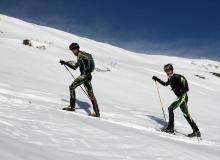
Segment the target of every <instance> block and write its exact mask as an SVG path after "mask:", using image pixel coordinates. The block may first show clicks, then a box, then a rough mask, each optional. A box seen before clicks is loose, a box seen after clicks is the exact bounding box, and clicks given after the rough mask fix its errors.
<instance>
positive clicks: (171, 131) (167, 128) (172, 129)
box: [161, 126, 175, 134]
mask: <svg viewBox="0 0 220 160" xmlns="http://www.w3.org/2000/svg"><path fill="white" fill-rule="evenodd" d="M161 131H162V132H166V133H170V134H175V133H174V128H173V127H169V126H168V127H166V128H163V129H161Z"/></svg>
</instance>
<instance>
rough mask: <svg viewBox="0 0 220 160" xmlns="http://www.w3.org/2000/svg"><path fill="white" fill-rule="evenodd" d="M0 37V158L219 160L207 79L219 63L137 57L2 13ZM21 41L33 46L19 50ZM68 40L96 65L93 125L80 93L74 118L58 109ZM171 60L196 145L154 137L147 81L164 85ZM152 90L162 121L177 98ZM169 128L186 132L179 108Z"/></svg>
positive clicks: (212, 81)
mask: <svg viewBox="0 0 220 160" xmlns="http://www.w3.org/2000/svg"><path fill="white" fill-rule="evenodd" d="M0 31H1V33H0V65H1V67H0V104H1V107H0V127H1V131H0V142H1V143H0V144H1V145H0V153H1V154H0V159H9V160H24V159H27V160H30V159H37V160H48V159H53V160H56V159H57V160H58V159H67V160H68V159H83V160H87V159H89V160H91V159H96V160H99V159H100V160H103V159H105V160H122V159H132V160H139V159H140V160H142V159H143V160H144V159H158V160H159V159H202V160H203V159H204V160H206V159H213V160H215V159H216V160H217V159H219V157H220V152H219V151H220V127H219V121H220V118H219V114H218V113H219V110H220V109H219V102H218V99H219V98H220V94H219V93H220V79H219V78H218V77H216V76H214V75H212V74H210V73H209V72H218V73H219V72H220V70H219V68H220V63H219V62H215V61H210V60H199V59H198V60H196V59H186V58H178V57H169V56H160V55H143V54H137V53H133V52H130V51H126V50H123V49H120V48H117V47H114V46H111V45H108V44H104V43H100V42H95V41H93V40H89V39H86V38H81V37H78V36H75V35H72V34H69V33H66V32H62V31H58V30H55V29H51V28H48V27H43V26H38V25H33V24H30V23H26V22H24V21H21V20H18V19H14V18H11V17H7V16H4V15H0ZM26 38H28V39H31V40H32V43H33V44H34V45H33V46H32V47H29V46H24V45H23V44H22V41H23V40H24V39H26ZM73 41H75V42H78V43H79V44H80V46H81V49H82V50H85V51H87V52H89V53H91V54H92V55H93V57H94V59H95V62H96V66H97V68H98V69H97V70H96V72H95V73H94V74H93V81H92V83H93V87H94V91H95V94H96V96H97V100H98V103H99V107H100V113H101V118H100V120H99V119H98V118H93V117H89V116H87V114H88V113H89V112H91V111H92V108H91V103H90V101H89V99H88V98H87V97H86V95H85V94H84V93H83V92H82V91H81V90H80V88H78V89H77V90H76V94H77V106H78V108H79V109H77V111H76V113H69V112H63V111H58V110H57V108H62V107H63V106H66V105H68V101H69V93H68V92H69V91H68V87H69V84H70V83H71V82H72V81H73V79H72V78H71V77H70V75H69V74H68V72H67V71H66V70H65V68H64V67H63V66H61V65H60V64H59V60H60V59H64V60H73V59H74V57H73V56H72V54H71V52H70V51H69V50H68V45H69V44H70V43H71V42H73ZM39 46H45V47H46V49H42V48H40V47H39ZM170 62H172V63H173V64H174V65H175V72H177V73H181V74H183V75H185V77H186V78H187V80H188V81H189V87H190V92H189V107H190V113H191V114H192V117H193V118H194V119H195V121H196V122H197V124H198V125H199V128H200V130H201V133H202V138H203V140H202V141H201V142H200V143H198V141H197V140H196V139H193V140H192V139H189V138H187V137H183V136H181V135H177V136H173V135H168V134H164V133H161V132H158V131H157V129H158V128H161V127H163V126H164V125H165V123H164V122H163V120H162V119H163V115H162V112H161V107H160V103H159V101H158V97H157V92H156V88H155V84H154V82H153V81H152V79H151V77H152V76H153V75H156V76H158V77H160V78H161V79H164V80H166V79H167V77H166V76H165V74H164V73H163V71H162V67H163V65H164V64H166V63H170ZM106 68H107V69H108V70H107V69H106ZM100 69H101V70H104V69H106V72H99V71H100ZM72 73H73V74H74V76H77V75H79V72H78V71H75V72H72ZM195 74H198V75H201V76H204V77H206V78H205V79H201V78H199V77H196V76H194V75H195ZM159 89H160V93H161V97H162V101H163V103H164V109H165V113H166V115H167V107H168V106H169V105H170V103H171V102H172V101H174V100H175V98H176V97H175V96H174V95H173V93H172V92H171V91H170V90H169V88H165V87H162V86H159ZM175 127H176V129H177V130H178V131H180V132H181V133H185V134H187V133H190V132H191V129H190V127H189V125H188V124H187V122H186V120H185V119H184V117H183V115H182V113H181V111H180V110H178V109H177V110H176V111H175Z"/></svg>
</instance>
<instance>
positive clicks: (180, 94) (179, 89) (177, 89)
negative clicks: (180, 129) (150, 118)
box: [152, 64, 201, 137]
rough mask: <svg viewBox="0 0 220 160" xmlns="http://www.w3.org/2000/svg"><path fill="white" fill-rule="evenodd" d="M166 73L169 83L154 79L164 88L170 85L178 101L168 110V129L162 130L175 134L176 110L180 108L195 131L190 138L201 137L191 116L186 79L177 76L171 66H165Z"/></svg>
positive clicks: (154, 77)
mask: <svg viewBox="0 0 220 160" xmlns="http://www.w3.org/2000/svg"><path fill="white" fill-rule="evenodd" d="M164 71H165V72H166V74H167V76H168V80H167V82H164V81H162V80H160V79H159V78H157V77H156V76H153V77H152V79H153V80H155V81H157V82H159V83H160V84H162V85H163V86H168V85H170V86H171V88H172V90H173V92H174V93H175V95H176V96H177V100H176V101H174V102H173V103H172V104H171V105H170V106H169V108H168V111H169V123H168V126H167V127H166V128H164V129H162V131H164V132H168V133H174V110H175V109H176V108H178V107H179V108H180V109H181V110H182V112H183V115H184V117H185V118H186V120H187V122H188V123H189V125H190V126H191V128H192V130H193V132H192V133H191V134H188V136H189V137H195V136H197V137H201V133H200V131H199V128H198V127H197V125H196V123H195V122H194V121H193V119H192V117H191V116H190V114H189V110H188V105H187V102H188V96H187V92H188V91H189V87H188V83H187V80H186V78H185V77H184V76H182V75H180V74H175V73H174V72H173V66H172V65H171V64H167V65H165V66H164Z"/></svg>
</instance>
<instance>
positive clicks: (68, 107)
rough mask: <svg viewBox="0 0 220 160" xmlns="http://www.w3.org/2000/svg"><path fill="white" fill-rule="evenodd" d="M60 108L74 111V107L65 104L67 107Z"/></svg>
mask: <svg viewBox="0 0 220 160" xmlns="http://www.w3.org/2000/svg"><path fill="white" fill-rule="evenodd" d="M62 110H65V111H75V107H71V106H70V105H69V106H67V107H64V108H63V109H62Z"/></svg>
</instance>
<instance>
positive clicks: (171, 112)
mask: <svg viewBox="0 0 220 160" xmlns="http://www.w3.org/2000/svg"><path fill="white" fill-rule="evenodd" d="M177 106H178V105H177V101H175V102H173V103H172V104H171V105H170V106H169V107H168V112H169V123H168V127H167V128H170V129H173V128H174V110H175V109H176V108H177Z"/></svg>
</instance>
